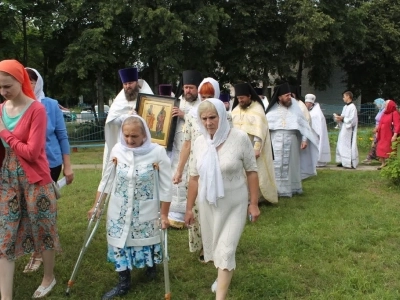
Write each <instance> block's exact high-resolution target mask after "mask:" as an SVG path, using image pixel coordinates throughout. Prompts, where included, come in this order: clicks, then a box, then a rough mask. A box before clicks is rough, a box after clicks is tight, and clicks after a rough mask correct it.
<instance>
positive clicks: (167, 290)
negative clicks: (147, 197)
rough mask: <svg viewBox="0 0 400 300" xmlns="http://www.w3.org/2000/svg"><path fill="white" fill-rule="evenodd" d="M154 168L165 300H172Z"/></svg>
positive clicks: (154, 166)
mask: <svg viewBox="0 0 400 300" xmlns="http://www.w3.org/2000/svg"><path fill="white" fill-rule="evenodd" d="M153 168H154V185H155V193H156V197H157V201H158V221H159V226H160V240H161V251H162V255H163V266H164V284H165V295H164V299H165V300H170V299H171V288H170V281H169V268H168V261H169V256H168V230H167V229H162V223H161V203H160V202H161V201H160V191H159V169H160V168H159V165H158V164H156V163H155V164H153Z"/></svg>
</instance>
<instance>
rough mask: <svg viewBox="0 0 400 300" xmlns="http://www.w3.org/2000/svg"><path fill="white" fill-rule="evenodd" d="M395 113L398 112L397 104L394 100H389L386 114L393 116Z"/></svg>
mask: <svg viewBox="0 0 400 300" xmlns="http://www.w3.org/2000/svg"><path fill="white" fill-rule="evenodd" d="M394 111H396V103H395V102H394V101H393V100H389V101H388V103H386V107H385V111H384V113H385V114H391V113H392V112H394Z"/></svg>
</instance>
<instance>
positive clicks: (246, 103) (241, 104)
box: [239, 100, 252, 108]
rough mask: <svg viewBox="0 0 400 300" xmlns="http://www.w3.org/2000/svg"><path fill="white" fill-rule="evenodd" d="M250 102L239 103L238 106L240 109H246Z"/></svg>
mask: <svg viewBox="0 0 400 300" xmlns="http://www.w3.org/2000/svg"><path fill="white" fill-rule="evenodd" d="M251 102H252V100H250V101H249V102H239V106H240V107H241V108H248V107H249V106H250V105H251Z"/></svg>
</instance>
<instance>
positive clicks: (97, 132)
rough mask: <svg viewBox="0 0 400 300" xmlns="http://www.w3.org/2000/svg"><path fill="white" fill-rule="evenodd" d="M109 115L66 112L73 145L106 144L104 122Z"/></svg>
mask: <svg viewBox="0 0 400 300" xmlns="http://www.w3.org/2000/svg"><path fill="white" fill-rule="evenodd" d="M106 118H107V115H103V116H98V115H97V116H96V117H95V115H94V114H74V113H72V114H70V115H67V116H66V115H65V114H64V120H65V124H66V127H67V132H68V137H69V143H70V145H71V147H77V146H85V147H90V146H102V145H104V124H105V121H106Z"/></svg>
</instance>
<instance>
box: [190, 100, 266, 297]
mask: <svg viewBox="0 0 400 300" xmlns="http://www.w3.org/2000/svg"><path fill="white" fill-rule="evenodd" d="M198 122H199V126H200V131H201V132H202V135H201V136H199V137H198V138H197V139H196V142H195V144H194V153H193V154H194V159H193V160H192V161H191V162H190V166H189V168H190V179H189V190H188V199H187V207H186V215H185V222H186V225H187V226H190V225H191V224H193V222H194V215H193V211H192V208H193V205H194V202H195V199H196V197H197V199H198V200H197V201H198V203H197V205H198V207H199V217H200V227H201V233H202V240H203V248H204V260H205V262H208V261H213V262H214V265H215V267H216V268H217V269H218V277H217V280H216V281H215V282H214V283H213V285H212V287H211V289H212V291H213V292H216V299H218V300H220V299H225V298H226V294H227V292H228V287H229V284H230V282H231V279H232V275H233V270H234V269H235V268H236V261H235V253H236V248H237V245H238V243H239V239H240V236H241V234H242V232H243V228H244V225H245V222H246V216H247V215H249V218H250V219H251V221H253V222H254V221H256V220H257V218H258V216H259V214H260V211H259V209H258V190H259V186H258V175H257V164H256V160H255V157H254V151H253V145H252V144H251V142H250V140H249V138H248V136H247V134H246V133H245V132H243V131H241V130H239V129H236V128H230V126H229V122H228V120H227V113H226V110H225V106H224V104H223V103H222V101H221V100H219V99H215V98H211V99H207V100H205V101H203V102H202V103H201V104H200V106H199V109H198ZM249 195H250V204H249ZM217 282H218V284H217Z"/></svg>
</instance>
